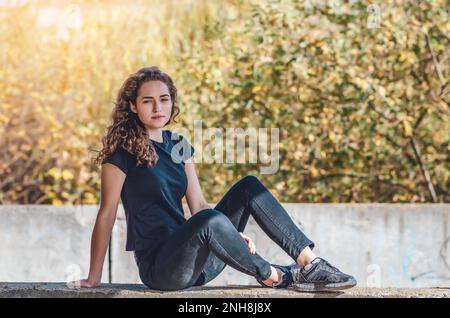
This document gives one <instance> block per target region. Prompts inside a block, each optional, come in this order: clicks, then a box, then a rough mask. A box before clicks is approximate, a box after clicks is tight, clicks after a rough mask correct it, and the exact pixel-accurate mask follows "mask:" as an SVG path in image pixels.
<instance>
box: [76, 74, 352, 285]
mask: <svg viewBox="0 0 450 318" xmlns="http://www.w3.org/2000/svg"><path fill="white" fill-rule="evenodd" d="M179 111H180V110H179V108H178V106H177V89H176V87H175V85H174V83H173V81H172V79H171V78H170V77H169V75H167V74H166V73H164V72H162V71H161V70H160V69H158V68H157V67H148V68H142V69H140V70H139V71H138V72H136V73H135V74H132V75H131V76H130V77H129V78H128V79H127V80H126V81H125V83H124V84H123V85H122V87H121V89H120V91H119V93H118V96H117V100H116V107H115V109H114V111H113V115H112V117H113V123H112V124H111V126H110V127H109V128H108V131H107V134H106V136H105V137H104V138H103V149H102V150H101V151H100V153H99V154H98V157H97V158H96V163H102V164H103V165H102V173H101V188H102V189H101V204H100V209H99V212H98V216H97V219H96V222H95V226H94V230H93V234H92V240H91V261H90V270H89V275H88V277H87V278H86V279H82V280H79V281H77V282H72V283H73V284H78V286H81V287H96V286H99V285H100V280H101V275H102V267H103V262H104V258H105V254H106V250H107V247H108V241H109V238H110V235H111V231H112V228H113V225H114V221H115V219H116V212H117V207H118V204H119V199H120V198H121V199H122V203H123V206H124V210H125V214H126V224H127V241H126V250H127V251H134V257H135V260H136V263H137V266H138V270H139V276H140V278H141V280H142V282H143V283H144V284H145V285H146V286H148V287H149V288H152V289H158V290H180V289H185V288H188V287H192V286H200V285H204V284H206V283H208V282H209V281H211V280H212V279H214V278H215V277H217V276H218V275H219V274H220V273H221V272H222V270H223V269H224V268H225V266H226V265H229V266H231V267H233V268H234V269H236V270H238V271H240V272H243V273H245V274H248V275H251V276H253V277H255V278H256V279H257V281H258V282H259V283H260V284H261V285H263V286H267V287H274V288H286V287H295V288H296V289H297V290H326V289H344V288H349V287H352V286H355V285H356V280H355V279H354V278H353V277H352V276H350V275H347V274H344V273H342V272H341V271H339V270H338V269H337V268H336V267H333V266H332V265H331V264H330V263H328V262H327V261H326V260H324V259H322V258H319V257H316V256H315V255H314V253H313V252H312V249H313V248H314V243H313V242H312V241H311V240H310V239H309V238H308V237H307V236H306V235H305V234H304V233H303V232H302V231H301V230H300V229H299V228H298V227H297V226H296V225H295V223H294V222H293V221H292V219H291V218H290V217H289V215H288V214H287V212H286V211H285V209H284V208H283V207H282V206H281V204H280V203H279V202H278V201H277V200H276V199H275V197H274V196H273V195H272V194H271V193H270V192H269V190H268V189H267V188H266V187H265V186H264V185H263V184H262V183H261V182H260V180H259V179H258V178H257V177H255V176H252V175H248V176H246V177H244V178H243V179H241V180H239V181H237V182H236V183H235V184H234V185H232V186H231V188H230V189H229V190H228V191H227V193H226V194H225V195H224V196H223V198H222V199H221V200H220V201H219V203H218V204H217V205H216V206H214V207H212V206H210V205H209V204H208V203H207V202H206V200H205V198H204V196H203V193H202V190H201V188H200V183H199V180H198V178H197V174H196V168H195V164H194V162H193V160H192V155H193V153H194V148H193V147H192V145H191V144H190V143H189V142H188V141H187V140H186V139H185V138H184V137H183V136H182V135H178V134H176V133H174V132H171V131H170V130H165V129H163V128H164V127H165V126H166V125H168V124H169V123H170V122H171V120H172V119H174V117H175V116H177V115H178V113H179ZM184 196H186V200H187V203H188V206H189V209H190V211H191V214H192V216H191V217H190V218H189V219H188V220H186V219H185V217H184V213H183V207H182V202H181V201H182V198H183V197H184ZM250 215H252V216H253V218H254V219H255V221H256V222H257V223H258V225H259V226H260V227H261V228H262V230H264V232H265V233H266V234H267V235H268V236H269V237H270V238H271V239H272V240H273V241H274V242H275V243H276V244H278V245H279V246H280V247H281V248H282V249H283V250H284V251H285V252H286V253H287V254H288V255H290V256H291V257H292V259H293V260H295V264H293V265H290V266H281V265H275V264H270V263H269V262H268V261H266V260H265V259H263V258H262V257H261V256H259V255H258V254H257V253H256V247H255V244H254V243H253V241H252V240H251V239H250V238H249V237H248V236H246V235H245V234H243V233H242V231H244V229H245V226H246V224H247V221H248V218H249V216H250Z"/></svg>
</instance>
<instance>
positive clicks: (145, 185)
mask: <svg viewBox="0 0 450 318" xmlns="http://www.w3.org/2000/svg"><path fill="white" fill-rule="evenodd" d="M162 135H163V142H162V143H161V142H157V141H155V140H149V143H150V142H152V143H153V145H154V147H155V149H156V152H157V154H158V156H159V159H158V161H157V164H156V166H155V167H153V168H150V167H147V166H146V165H144V164H139V165H138V166H136V163H137V160H136V157H135V155H133V154H131V153H129V152H128V151H127V150H125V149H124V148H122V147H120V146H118V147H117V149H116V150H115V151H114V152H113V154H112V155H111V156H110V157H109V158H107V159H106V160H104V161H103V163H111V164H114V165H116V166H117V167H119V168H120V169H121V170H122V171H123V172H124V173H125V174H126V175H127V176H126V178H125V182H124V185H123V188H122V192H121V194H120V197H121V199H122V204H123V207H124V210H125V216H126V225H127V241H126V246H125V250H126V251H138V250H143V249H146V250H151V251H153V252H156V250H157V249H159V247H161V245H162V244H163V243H164V242H165V241H166V240H167V238H168V237H169V236H170V235H171V233H172V232H173V231H175V230H176V229H177V228H178V227H179V226H180V225H182V224H183V223H184V222H185V221H186V219H185V217H184V212H183V206H182V202H181V200H182V198H183V196H184V195H185V194H186V189H187V176H186V173H185V170H184V166H185V162H184V161H185V160H187V159H188V158H190V157H191V156H192V155H193V153H194V148H193V147H192V145H191V144H190V143H189V142H188V141H187V139H186V138H185V137H184V136H183V135H180V134H177V133H175V132H173V133H172V132H171V131H169V130H163V134H162Z"/></svg>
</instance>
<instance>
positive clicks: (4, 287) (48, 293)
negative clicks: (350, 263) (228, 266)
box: [0, 283, 450, 298]
mask: <svg viewBox="0 0 450 318" xmlns="http://www.w3.org/2000/svg"><path fill="white" fill-rule="evenodd" d="M23 297H56V298H66V297H78V298H106V297H121V298H131V297H134V298H136V297H139V298H205V297H207V298H236V297H239V298H279V297H281V298H336V297H337V298H348V297H352V298H380V297H383V298H400V297H401V298H413V297H420V298H449V297H450V289H448V288H417V289H415V288H361V287H359V288H358V287H354V288H351V289H348V290H345V291H339V292H316V293H305V292H298V291H295V290H288V289H277V290H274V289H271V288H263V287H260V286H242V285H234V286H226V287H223V286H215V287H214V286H212V287H193V288H189V289H186V290H183V291H157V290H151V289H148V288H147V287H146V286H144V285H142V284H105V285H103V286H101V287H99V288H81V289H76V288H68V287H67V286H66V285H65V283H0V298H23Z"/></svg>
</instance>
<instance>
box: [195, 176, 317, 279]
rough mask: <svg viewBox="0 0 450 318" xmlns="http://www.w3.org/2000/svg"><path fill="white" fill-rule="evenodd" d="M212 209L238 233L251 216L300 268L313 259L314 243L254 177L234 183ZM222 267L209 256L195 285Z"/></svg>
mask: <svg viewBox="0 0 450 318" xmlns="http://www.w3.org/2000/svg"><path fill="white" fill-rule="evenodd" d="M214 209H215V210H218V211H221V212H223V213H224V214H225V215H226V216H227V217H228V218H229V219H230V221H231V223H232V224H233V225H234V227H235V228H236V229H237V231H238V232H242V231H244V229H245V227H246V225H247V222H248V219H249V217H250V215H252V216H253V218H254V219H255V221H256V222H257V223H258V225H259V226H260V227H261V228H262V230H263V231H264V232H265V233H266V234H267V235H268V236H269V237H270V238H271V239H272V240H273V241H274V242H276V243H277V244H278V245H279V246H280V247H281V248H282V249H283V250H284V251H285V252H286V253H288V255H290V256H291V257H292V258H293V259H294V260H295V261H296V262H298V263H299V264H301V265H306V264H307V263H308V262H309V261H312V260H313V259H314V258H315V255H314V253H313V252H312V251H311V250H312V249H313V248H314V243H313V242H312V241H311V240H310V239H308V238H307V237H306V235H305V234H304V233H303V232H302V231H301V230H300V229H299V228H298V227H297V226H296V225H295V223H294V222H293V221H292V219H291V218H290V216H289V215H288V213H287V212H286V210H285V209H284V208H283V207H282V206H281V204H280V203H279V202H278V201H277V200H276V198H275V197H274V196H273V195H272V194H271V193H270V191H269V190H268V189H267V188H266V187H265V186H264V185H263V184H262V183H261V181H259V179H258V178H257V177H255V176H252V175H248V176H246V177H244V178H242V179H241V180H239V181H238V182H236V183H235V184H234V185H233V186H232V187H231V188H230V189H229V190H228V191H227V193H226V194H225V195H224V197H223V198H222V199H221V200H220V201H219V203H218V204H217V205H216V206H215V207H214ZM225 266H226V264H225V263H224V262H222V261H221V260H220V259H219V258H217V257H216V256H215V254H213V253H212V254H211V255H209V257H208V259H207V261H206V263H205V268H204V270H203V272H202V273H201V275H200V277H199V280H198V281H197V282H196V285H203V284H206V283H208V282H209V281H211V280H212V279H214V278H215V277H217V275H219V274H220V273H221V272H222V271H223V269H224V268H225Z"/></svg>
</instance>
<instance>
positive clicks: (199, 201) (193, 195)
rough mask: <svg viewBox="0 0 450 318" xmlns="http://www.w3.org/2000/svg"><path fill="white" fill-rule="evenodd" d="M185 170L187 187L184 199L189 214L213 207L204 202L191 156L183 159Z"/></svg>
mask: <svg viewBox="0 0 450 318" xmlns="http://www.w3.org/2000/svg"><path fill="white" fill-rule="evenodd" d="M185 171H186V176H187V179H188V187H187V190H186V200H187V203H188V206H189V210H190V211H191V215H194V214H195V213H197V212H199V211H201V210H203V209H210V208H213V207H212V206H211V205H209V204H208V202H206V200H205V197H204V196H203V192H202V188H201V186H200V182H199V181H198V177H197V172H196V170H195V163H194V162H193V161H192V158H189V159H188V160H186V161H185Z"/></svg>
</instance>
